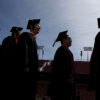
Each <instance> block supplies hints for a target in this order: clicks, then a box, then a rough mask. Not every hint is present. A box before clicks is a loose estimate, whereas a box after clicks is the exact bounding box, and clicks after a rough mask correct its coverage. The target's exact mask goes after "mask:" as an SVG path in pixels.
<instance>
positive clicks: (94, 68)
mask: <svg viewBox="0 0 100 100" xmlns="http://www.w3.org/2000/svg"><path fill="white" fill-rule="evenodd" d="M98 26H99V28H100V18H99V19H98ZM99 67H100V32H98V34H97V36H96V37H95V43H94V48H93V52H92V55H91V60H90V80H89V82H90V83H89V89H90V90H95V91H96V100H100V95H99V92H100V89H99V86H100V85H99V74H100V68H99Z"/></svg>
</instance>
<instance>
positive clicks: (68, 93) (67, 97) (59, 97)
mask: <svg viewBox="0 0 100 100" xmlns="http://www.w3.org/2000/svg"><path fill="white" fill-rule="evenodd" d="M67 32H68V31H63V32H60V33H59V35H58V37H57V39H56V41H55V42H54V44H53V46H54V45H55V43H56V42H58V41H60V42H61V46H60V47H59V48H58V49H57V51H56V53H55V56H54V61H53V67H52V76H51V82H50V85H49V88H48V95H49V96H50V97H51V100H72V89H73V55H72V53H71V51H70V50H69V47H70V46H71V43H72V40H71V38H70V37H69V36H68V35H67Z"/></svg>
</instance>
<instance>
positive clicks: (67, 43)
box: [63, 37, 72, 47]
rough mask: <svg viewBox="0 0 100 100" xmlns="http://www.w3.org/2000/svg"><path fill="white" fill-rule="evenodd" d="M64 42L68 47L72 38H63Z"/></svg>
mask: <svg viewBox="0 0 100 100" xmlns="http://www.w3.org/2000/svg"><path fill="white" fill-rule="evenodd" d="M63 42H64V44H66V45H67V46H68V47H70V46H71V45H72V39H71V37H66V38H65V39H64V41H63Z"/></svg>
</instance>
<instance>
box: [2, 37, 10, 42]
mask: <svg viewBox="0 0 100 100" xmlns="http://www.w3.org/2000/svg"><path fill="white" fill-rule="evenodd" d="M10 40H11V36H7V37H6V38H4V40H3V42H2V44H3V43H5V42H9V41H10Z"/></svg>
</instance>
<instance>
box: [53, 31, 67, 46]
mask: <svg viewBox="0 0 100 100" xmlns="http://www.w3.org/2000/svg"><path fill="white" fill-rule="evenodd" d="M67 32H68V31H67V30H66V31H63V32H60V33H59V35H58V37H57V39H56V40H55V41H54V43H53V47H54V45H55V43H56V42H58V41H62V40H63V39H64V38H65V37H67V36H68V35H67Z"/></svg>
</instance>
